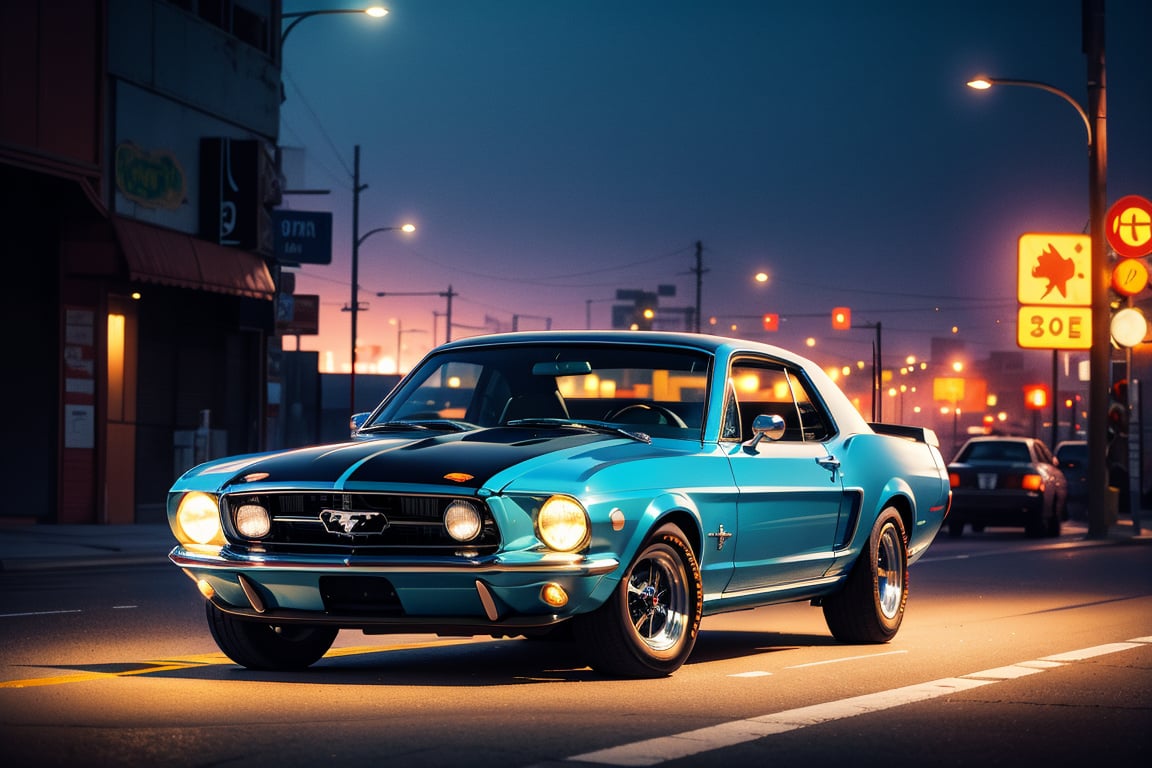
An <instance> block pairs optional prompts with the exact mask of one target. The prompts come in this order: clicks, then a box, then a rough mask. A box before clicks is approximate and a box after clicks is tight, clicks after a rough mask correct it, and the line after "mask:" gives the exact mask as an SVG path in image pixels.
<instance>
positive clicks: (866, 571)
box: [823, 507, 908, 643]
mask: <svg viewBox="0 0 1152 768" xmlns="http://www.w3.org/2000/svg"><path fill="white" fill-rule="evenodd" d="M907 602H908V538H907V536H906V535H905V532H904V521H903V520H902V519H901V518H900V514H899V513H898V512H897V511H896V509H895V508H893V507H887V508H886V509H885V510H884V511H883V512H881V513H880V516H879V517H878V518H877V519H876V524H875V525H873V526H872V533H871V535H870V536H869V537H868V546H867V547H866V548H865V549H864V551H863V552H861V553H860V556H859V557H858V558H856V563H855V565H853V566H852V571H851V573H849V574H848V580H847V581H845V582H844V587H843V589H841V590H840V591H839V592H838V593H836V594H835V595H830V596H829V597H826V598H824V600H823V608H824V620H825V621H826V622H827V623H828V629H830V630H831V631H832V636H833V637H835V638H836V639H837V640H839V641H841V642H844V643H886V642H888V641H889V640H891V639H892V638H893V637H894V636H895V635H896V631H897V630H899V629H900V624H901V622H903V620H904V606H905V604H906V603H907Z"/></svg>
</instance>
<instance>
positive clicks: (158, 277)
mask: <svg viewBox="0 0 1152 768" xmlns="http://www.w3.org/2000/svg"><path fill="white" fill-rule="evenodd" d="M112 224H113V226H115V228H116V236H117V237H118V238H119V239H120V247H121V248H122V249H123V250H124V256H125V257H126V258H127V260H128V274H129V275H130V276H131V278H132V279H133V280H143V281H145V282H152V283H162V284H164V285H175V286H178V287H180V288H192V289H194V290H201V291H215V292H216V293H230V294H232V295H234V296H249V297H251V298H254V299H267V300H269V301H270V300H272V299H273V298H274V296H275V293H276V287H275V284H274V283H273V282H272V274H271V273H270V272H269V271H268V266H267V265H266V264H265V263H264V260H263V259H261V258H260V257H259V256H257V255H256V254H253V253H249V252H248V251H242V250H240V249H238V248H228V247H226V246H223V245H217V244H215V243H210V242H208V241H207V240H200V239H199V238H196V237H192V236H191V235H188V234H185V233H183V232H177V231H175V230H172V229H164V228H163V227H156V226H153V225H151V224H145V223H143V222H139V221H133V220H131V219H125V218H123V217H120V216H113V217H112Z"/></svg>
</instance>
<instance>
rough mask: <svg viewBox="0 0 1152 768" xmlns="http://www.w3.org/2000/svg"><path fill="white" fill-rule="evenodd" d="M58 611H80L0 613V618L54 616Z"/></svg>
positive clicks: (73, 611)
mask: <svg viewBox="0 0 1152 768" xmlns="http://www.w3.org/2000/svg"><path fill="white" fill-rule="evenodd" d="M58 613H81V611H80V609H79V608H74V609H72V610H68V611H29V612H28V613H0V619H14V618H18V617H20V616H55V615H56V614H58Z"/></svg>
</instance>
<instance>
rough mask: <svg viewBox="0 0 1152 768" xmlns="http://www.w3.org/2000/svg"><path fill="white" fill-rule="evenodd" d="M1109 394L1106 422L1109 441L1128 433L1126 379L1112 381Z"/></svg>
mask: <svg viewBox="0 0 1152 768" xmlns="http://www.w3.org/2000/svg"><path fill="white" fill-rule="evenodd" d="M1110 394H1111V397H1110V398H1109V401H1108V423H1107V434H1108V440H1109V442H1111V441H1112V440H1115V439H1116V438H1117V437H1124V436H1126V435H1127V434H1128V380H1127V379H1120V380H1119V381H1117V382H1116V383H1114V384H1113V385H1112V391H1111V393H1110Z"/></svg>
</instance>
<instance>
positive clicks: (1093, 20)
mask: <svg viewBox="0 0 1152 768" xmlns="http://www.w3.org/2000/svg"><path fill="white" fill-rule="evenodd" d="M1082 1H1083V9H1084V14H1083V18H1084V53H1085V56H1086V57H1087V80H1088V110H1087V111H1085V109H1084V108H1083V107H1081V106H1080V103H1079V102H1078V101H1076V99H1074V98H1072V97H1071V96H1069V95H1068V94H1067V93H1065V92H1064V91H1062V90H1060V89H1059V88H1055V87H1053V86H1051V85H1048V84H1047V83H1040V82H1036V81H1033V80H1006V79H1000V78H980V79H977V80H972V81H970V82H969V83H968V85H969V87H972V88H976V89H977V90H985V89H988V88H991V87H992V86H993V85H1019V86H1025V87H1028V88H1038V89H1040V90H1043V91H1047V92H1048V93H1052V94H1055V95H1057V96H1059V97H1060V98H1062V99H1064V101H1066V102H1068V103H1069V104H1071V105H1072V106H1073V107H1075V109H1076V112H1077V114H1078V115H1079V116H1080V119H1081V120H1083V121H1084V128H1085V129H1086V131H1087V133H1088V217H1089V232H1090V238H1091V242H1092V258H1091V302H1092V306H1091V318H1092V346H1091V349H1090V351H1089V357H1088V367H1089V382H1088V489H1087V490H1088V498H1089V499H1090V500H1094V501H1095V502H1096V503H1094V504H1090V505H1089V507H1088V538H1103V537H1105V536H1107V534H1108V528H1109V526H1110V524H1111V521H1110V519H1109V515H1108V509H1107V507H1106V506H1105V505H1104V500H1105V499H1106V498H1108V405H1109V389H1110V382H1111V378H1112V370H1111V360H1112V357H1111V345H1112V339H1111V331H1110V329H1109V315H1110V308H1109V302H1108V289H1109V285H1110V284H1111V280H1112V275H1111V269H1110V265H1109V263H1108V253H1107V247H1108V242H1107V239H1106V236H1105V233H1104V215H1105V211H1106V207H1107V191H1106V179H1107V175H1108V138H1107V126H1106V120H1105V116H1106V114H1107V108H1106V98H1105V88H1104V0H1082Z"/></svg>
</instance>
